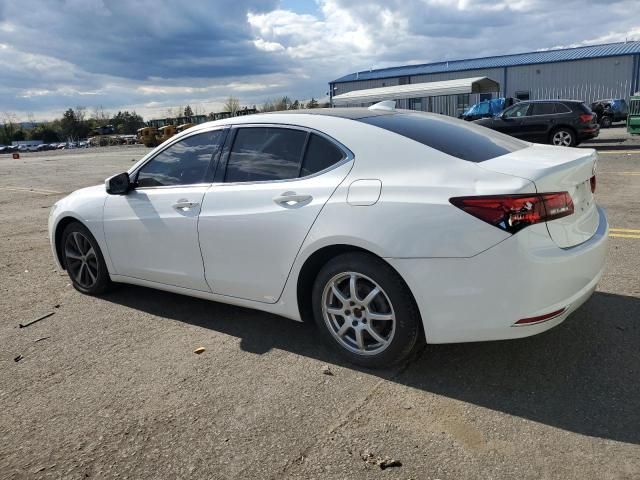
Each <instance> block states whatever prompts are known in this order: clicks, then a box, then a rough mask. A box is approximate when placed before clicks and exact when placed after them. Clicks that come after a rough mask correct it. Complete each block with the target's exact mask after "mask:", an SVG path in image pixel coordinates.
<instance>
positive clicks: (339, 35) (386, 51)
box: [0, 0, 640, 117]
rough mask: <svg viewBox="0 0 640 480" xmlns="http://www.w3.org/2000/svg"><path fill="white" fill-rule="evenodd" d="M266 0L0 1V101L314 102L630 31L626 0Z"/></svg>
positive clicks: (42, 105) (43, 110) (0, 105)
mask: <svg viewBox="0 0 640 480" xmlns="http://www.w3.org/2000/svg"><path fill="white" fill-rule="evenodd" d="M289 4H291V2H290V3H289ZM278 5H281V3H280V2H278V1H277V0H217V2H216V8H212V6H211V2H209V1H205V0H191V1H190V2H187V3H186V4H184V5H180V8H176V7H175V2H173V1H172V0H144V1H143V0H141V1H139V2H129V1H127V0H110V1H109V2H105V1H103V0H65V1H60V2H49V1H45V0H21V1H20V2H4V3H2V0H0V6H1V7H2V8H0V72H2V73H1V77H0V78H1V79H2V80H1V81H0V110H8V111H14V112H16V113H18V114H19V115H23V116H26V113H27V112H34V113H36V115H37V116H39V117H42V116H47V115H48V116H59V115H60V114H61V113H62V112H63V111H64V110H65V109H66V108H68V107H73V106H75V105H86V106H87V107H89V108H90V109H91V108H93V107H94V106H96V105H102V106H104V108H105V109H108V110H110V111H111V110H115V111H117V110H118V109H129V110H132V109H136V110H138V111H139V112H140V113H142V114H144V115H147V116H163V115H164V114H165V113H166V110H167V108H169V107H176V106H179V105H186V104H191V105H192V106H194V105H201V106H202V108H205V109H207V111H216V109H221V108H222V105H223V103H224V101H225V98H226V97H227V96H229V95H235V96H238V97H239V98H240V100H241V102H242V103H243V104H248V105H253V104H261V103H262V102H263V101H265V100H267V99H276V98H277V97H279V96H283V95H287V96H289V97H291V98H298V99H309V98H311V97H312V96H313V97H315V98H316V99H318V98H320V99H321V98H323V97H324V95H325V92H326V91H327V89H328V85H327V83H328V82H329V81H331V80H334V79H335V78H338V77H340V76H342V75H344V74H347V73H351V72H354V71H357V70H367V69H369V68H382V67H388V66H393V65H402V64H415V63H426V62H431V61H441V60H453V59H460V58H473V57H479V56H485V55H499V54H507V53H517V52H525V51H534V50H540V49H544V48H552V47H554V46H579V45H584V44H593V43H604V42H613V41H624V40H625V38H629V39H632V38H634V39H640V20H639V19H638V18H637V16H634V15H632V13H633V12H635V11H636V10H637V6H638V5H637V0H608V1H595V0H591V1H589V0H565V1H558V0H495V1H492V2H488V1H486V0H452V1H450V0H369V1H363V0H317V4H316V8H315V10H314V9H306V12H310V13H301V12H296V11H293V10H291V9H283V8H282V7H278ZM150 11H152V12H153V14H149V12H150ZM221 11H222V12H224V15H220V12H221ZM577 12H579V14H578V13H577ZM116 20H117V21H116Z"/></svg>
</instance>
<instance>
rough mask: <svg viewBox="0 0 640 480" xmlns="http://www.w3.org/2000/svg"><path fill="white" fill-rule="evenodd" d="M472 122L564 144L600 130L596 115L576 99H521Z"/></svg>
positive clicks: (536, 140) (570, 145) (515, 134)
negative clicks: (492, 115)
mask: <svg viewBox="0 0 640 480" xmlns="http://www.w3.org/2000/svg"><path fill="white" fill-rule="evenodd" d="M475 123H477V124H478V125H482V126H483V127H488V128H491V129H493V130H497V131H499V132H502V133H506V134H507V135H511V136H513V137H518V138H521V139H523V140H529V141H531V142H538V143H550V144H552V145H560V146H564V147H574V146H576V145H578V144H579V143H580V142H582V141H584V140H587V139H589V138H594V137H597V136H598V132H599V131H600V126H599V125H598V121H597V118H596V115H594V113H593V112H592V111H591V110H590V109H589V107H587V106H586V105H585V104H584V103H583V102H580V101H578V100H533V101H525V102H520V103H517V104H516V105H513V106H512V107H509V108H508V109H506V110H505V111H504V112H502V113H501V114H500V115H498V116H495V117H493V118H482V119H480V120H476V121H475Z"/></svg>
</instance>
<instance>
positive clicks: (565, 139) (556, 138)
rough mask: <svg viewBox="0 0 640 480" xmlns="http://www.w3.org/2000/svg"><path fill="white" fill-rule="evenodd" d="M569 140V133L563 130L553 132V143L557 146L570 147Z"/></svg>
mask: <svg viewBox="0 0 640 480" xmlns="http://www.w3.org/2000/svg"><path fill="white" fill-rule="evenodd" d="M571 140H572V138H571V134H570V133H569V132H567V131H565V130H559V131H557V132H556V133H554V134H553V144H554V145H557V146H559V147H570V146H571Z"/></svg>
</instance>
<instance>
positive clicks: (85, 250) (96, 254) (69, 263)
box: [62, 222, 111, 295]
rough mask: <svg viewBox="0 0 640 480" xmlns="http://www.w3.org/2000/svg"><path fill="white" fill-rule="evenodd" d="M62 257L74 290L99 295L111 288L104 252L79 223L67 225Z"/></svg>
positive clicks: (86, 229) (87, 230)
mask: <svg viewBox="0 0 640 480" xmlns="http://www.w3.org/2000/svg"><path fill="white" fill-rule="evenodd" d="M62 255H63V258H64V265H65V268H66V270H67V274H68V275H69V278H70V279H71V283H72V284H73V286H74V288H75V289H76V290H78V291H79V292H82V293H86V294H88V295H99V294H101V293H104V292H106V291H107V290H108V289H109V287H110V286H111V279H110V278H109V272H108V271H107V266H106V264H105V263H104V258H103V257H102V252H101V251H100V247H99V246H98V242H96V240H95V238H93V235H91V232H90V231H89V229H88V228H87V227H85V226H84V225H82V224H81V223H79V222H73V223H70V224H69V225H67V227H66V228H65V229H64V232H63V233H62Z"/></svg>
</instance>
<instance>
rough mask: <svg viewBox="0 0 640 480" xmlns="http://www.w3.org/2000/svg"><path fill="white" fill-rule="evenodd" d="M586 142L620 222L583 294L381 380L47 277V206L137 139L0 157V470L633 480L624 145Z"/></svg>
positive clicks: (265, 325) (283, 342)
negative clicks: (549, 314)
mask: <svg viewBox="0 0 640 480" xmlns="http://www.w3.org/2000/svg"><path fill="white" fill-rule="evenodd" d="M596 140H597V141H596V142H592V143H591V146H596V147H598V148H599V149H601V155H600V163H599V173H598V187H597V188H598V190H597V198H598V201H599V203H600V204H602V205H603V206H605V207H606V208H607V211H608V215H609V221H610V224H611V226H612V227H613V228H616V229H619V230H617V231H615V232H613V231H612V233H613V234H614V235H615V234H618V236H615V237H612V238H611V239H610V240H611V242H610V251H609V258H608V267H607V271H606V274H605V276H604V277H603V279H602V281H601V283H600V286H599V288H598V291H597V292H596V293H595V294H594V295H593V297H592V298H591V299H590V300H589V301H588V302H587V303H586V304H585V305H584V306H583V307H581V308H580V309H579V310H578V311H577V312H575V313H574V314H573V315H572V316H571V317H570V318H569V319H568V320H567V321H566V322H564V323H563V324H562V325H560V326H559V327H557V328H555V329H552V330H551V331H548V332H546V333H544V334H542V335H539V336H536V337H532V338H528V339H523V340H516V341H509V342H488V343H475V344H455V345H433V346H426V347H425V348H424V349H423V350H422V351H420V352H419V353H418V354H417V355H416V357H415V358H414V359H412V360H411V361H410V362H408V363H407V364H405V365H402V366H399V367H397V368H393V369H389V370H385V371H364V370H361V369H358V368H354V367H352V366H350V365H347V364H344V363H343V362H342V361H341V360H339V359H338V358H337V357H335V356H334V354H333V353H332V352H331V351H330V350H328V349H326V348H325V347H324V346H323V345H322V344H320V343H319V342H318V336H317V333H316V331H315V330H314V327H313V326H312V325H306V324H300V323H296V322H292V321H289V320H286V319H283V318H279V317H276V316H272V315H267V314H264V313H260V312H254V311H251V310H246V309H242V308H237V307H232V306H227V305H223V304H217V303H213V302H207V301H203V300H197V299H193V298H188V297H182V296H179V295H174V294H168V293H163V292H158V291H154V290H150V289H145V288H140V287H133V286H122V287H121V288H119V289H117V290H116V291H114V292H112V293H109V294H108V295H105V296H104V297H102V298H92V297H88V296H83V295H81V294H79V293H78V292H76V291H75V290H74V289H73V288H72V287H71V286H70V285H69V282H68V280H67V277H66V276H65V275H64V274H61V273H60V272H57V271H56V270H55V268H54V264H53V260H52V257H51V252H50V250H49V244H48V241H47V231H46V227H47V216H48V212H49V207H50V206H51V205H52V204H53V203H54V202H55V201H56V200H57V199H58V198H60V197H62V196H64V195H65V194H66V193H68V192H71V191H72V190H74V189H76V188H80V187H83V186H88V185H92V184H96V183H99V182H102V181H103V179H104V178H105V177H107V176H109V175H111V174H114V173H118V172H120V171H124V170H125V169H127V168H128V167H129V166H130V165H131V163H132V161H133V160H137V159H138V158H140V156H141V155H143V154H144V153H145V152H146V151H147V150H146V149H145V148H144V147H137V146H132V147H114V148H111V147H109V148H103V149H91V150H78V151H56V152H43V153H38V154H24V155H22V156H21V159H19V160H12V159H11V158H10V157H9V156H6V155H3V156H0V205H1V206H2V208H1V209H0V267H1V272H2V274H1V275H0V294H1V298H2V302H1V304H0V347H1V348H0V478H113V477H116V476H119V478H134V479H146V478H149V479H155V478H187V477H194V478H215V479H218V478H220V479H222V478H265V479H266V478H278V479H281V478H317V479H320V478H322V479H344V478H385V479H386V478H389V479H391V478H393V479H396V478H397V479H405V480H406V479H409V478H414V479H442V480H444V479H478V478H486V479H489V478H491V479H503V478H504V479H514V478H517V479H528V478H531V479H539V478H557V479H574V478H576V479H578V478H580V479H584V478H594V479H637V478H640V381H639V379H640V273H639V272H640V139H638V140H629V139H627V138H626V136H625V135H624V132H623V130H622V129H611V130H609V131H606V132H603V135H601V137H600V138H598V139H596ZM585 146H586V145H585ZM625 230H627V231H625ZM48 312H55V314H54V315H53V316H50V317H49V318H46V319H44V320H42V321H40V322H38V323H37V324H34V325H32V326H29V327H27V328H23V329H20V328H18V324H19V323H23V322H28V321H30V320H33V319H35V318H37V317H39V316H41V315H43V314H46V313H48ZM201 346H202V347H204V348H206V351H205V352H204V353H203V354H201V355H196V354H194V353H193V350H194V349H195V348H197V347H201ZM18 355H22V356H23V358H22V360H20V361H19V362H16V361H14V358H15V357H16V356H18ZM325 365H328V366H329V367H330V369H331V371H332V372H333V375H332V376H329V375H325V374H323V372H322V367H323V366H325ZM384 457H389V458H392V459H396V460H399V461H400V462H401V463H402V466H400V467H393V468H388V469H385V470H381V469H380V468H379V467H378V466H377V465H376V464H375V461H376V460H377V459H378V458H384Z"/></svg>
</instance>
